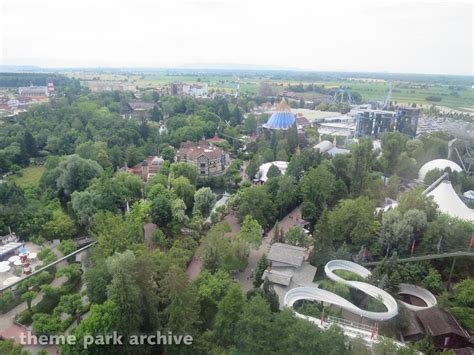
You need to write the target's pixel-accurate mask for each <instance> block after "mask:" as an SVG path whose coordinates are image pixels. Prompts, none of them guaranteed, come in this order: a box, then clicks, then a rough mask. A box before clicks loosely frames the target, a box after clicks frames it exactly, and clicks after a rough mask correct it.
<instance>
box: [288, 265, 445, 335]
mask: <svg viewBox="0 0 474 355" xmlns="http://www.w3.org/2000/svg"><path fill="white" fill-rule="evenodd" d="M336 270H345V271H350V272H353V273H355V274H357V275H359V276H361V277H362V278H364V279H366V278H367V277H369V276H370V274H371V272H370V271H369V270H367V269H366V268H365V267H363V266H361V265H359V264H356V263H353V262H351V261H347V260H332V261H330V262H328V263H327V264H326V266H325V267H324V271H325V273H326V276H327V277H328V278H329V279H331V280H333V281H336V282H341V283H343V284H345V285H347V286H349V287H352V288H355V289H358V290H360V291H362V292H364V293H366V294H367V295H369V296H371V297H374V298H378V299H380V300H381V301H382V303H383V304H384V306H385V308H386V309H387V310H386V311H385V312H371V311H366V310H363V309H361V308H359V307H357V306H356V305H354V304H353V303H351V302H349V301H348V300H346V299H345V298H343V297H341V296H338V295H336V294H335V293H332V292H329V291H327V290H323V289H320V288H317V287H311V286H306V287H296V288H294V289H291V290H290V291H288V292H287V293H286V294H285V297H284V306H285V307H293V305H294V304H295V302H296V301H299V300H314V301H320V302H324V303H329V304H333V305H336V306H339V307H341V308H342V309H344V310H347V311H349V312H351V313H353V314H356V315H358V316H361V317H364V318H367V319H371V320H375V321H385V320H389V319H391V318H393V317H395V316H396V315H397V314H398V305H397V301H396V300H395V299H394V298H393V297H392V296H391V295H390V294H388V293H387V292H385V291H384V290H382V289H380V288H378V287H376V286H373V285H371V284H368V283H366V282H362V281H349V280H345V279H343V278H342V277H340V276H338V275H336V274H335V273H334V271H336ZM399 293H400V294H406V295H412V296H415V297H418V298H420V299H421V300H423V301H424V302H425V304H426V306H414V305H412V304H408V303H405V302H402V301H400V302H401V303H403V305H404V306H405V307H407V308H408V309H411V310H415V311H416V310H421V309H426V308H429V307H433V306H435V305H436V298H435V297H434V296H433V294H432V293H431V292H430V291H428V290H426V289H424V288H421V287H418V286H415V285H409V284H400V292H399ZM296 315H297V316H298V317H300V318H304V319H307V320H309V321H311V322H312V323H315V324H316V325H318V326H319V327H321V328H324V323H322V322H321V321H320V320H319V319H317V318H314V317H310V316H305V315H302V314H299V313H296ZM342 328H343V329H344V333H345V334H346V335H348V336H351V337H354V336H356V335H360V336H362V337H364V338H365V339H366V340H371V339H372V337H373V336H372V334H371V332H370V331H367V330H363V329H360V328H359V327H357V325H355V324H354V325H353V326H352V325H350V324H347V325H342Z"/></svg>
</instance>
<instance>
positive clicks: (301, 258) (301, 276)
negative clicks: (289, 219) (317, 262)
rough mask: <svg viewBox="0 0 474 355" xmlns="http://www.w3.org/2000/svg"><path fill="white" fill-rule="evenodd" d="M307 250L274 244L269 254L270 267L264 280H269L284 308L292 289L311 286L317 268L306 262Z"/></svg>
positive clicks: (265, 273) (264, 275)
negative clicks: (285, 300)
mask: <svg viewBox="0 0 474 355" xmlns="http://www.w3.org/2000/svg"><path fill="white" fill-rule="evenodd" d="M306 257H307V250H306V248H301V247H297V246H294V245H290V244H284V243H273V244H272V246H271V248H270V252H269V253H268V257H267V258H268V261H269V263H270V266H269V267H268V269H267V270H265V272H264V273H263V276H262V278H263V279H268V280H269V281H270V282H271V283H272V286H273V289H274V290H275V292H276V293H277V295H278V298H279V301H280V306H283V304H284V302H283V299H284V297H285V294H286V293H287V292H288V291H289V290H291V289H292V288H295V287H299V286H308V285H311V284H312V282H313V279H314V275H316V268H315V267H314V266H313V265H310V264H309V263H308V262H307V261H306Z"/></svg>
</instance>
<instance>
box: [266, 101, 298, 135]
mask: <svg viewBox="0 0 474 355" xmlns="http://www.w3.org/2000/svg"><path fill="white" fill-rule="evenodd" d="M295 122H296V118H295V116H294V115H293V114H292V113H291V109H290V106H288V103H287V102H286V100H285V99H282V100H281V102H280V103H279V104H278V106H277V108H276V110H275V112H273V113H272V115H271V116H270V118H269V119H268V121H267V123H265V124H264V125H263V127H264V128H268V129H288V128H290V127H291V126H292V125H293V124H294V123H295Z"/></svg>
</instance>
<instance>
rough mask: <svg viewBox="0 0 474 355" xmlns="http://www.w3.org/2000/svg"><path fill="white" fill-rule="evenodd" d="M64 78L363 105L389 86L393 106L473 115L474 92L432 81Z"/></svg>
mask: <svg viewBox="0 0 474 355" xmlns="http://www.w3.org/2000/svg"><path fill="white" fill-rule="evenodd" d="M66 75H68V76H71V77H75V78H78V79H79V80H81V81H82V82H84V83H87V81H90V80H92V79H93V78H99V79H100V80H104V81H127V82H129V83H133V84H135V85H136V86H137V87H138V88H139V89H146V88H154V87H160V86H164V85H166V84H168V83H171V82H183V83H197V82H202V83H207V84H208V87H209V90H218V91H225V92H228V93H235V92H236V89H237V85H238V84H240V92H241V93H249V94H257V93H258V89H259V84H260V82H262V81H265V82H268V83H270V84H271V85H272V89H273V92H274V94H281V93H282V92H283V91H284V90H288V86H289V85H297V84H300V83H301V84H303V85H309V84H316V85H322V86H324V87H325V88H328V89H331V88H339V87H346V88H348V89H350V90H351V91H353V92H358V93H359V94H360V95H361V96H362V101H363V102H367V101H381V100H382V99H383V98H384V96H385V93H386V91H387V89H388V87H389V85H392V89H393V90H392V98H391V100H392V102H394V103H398V104H412V103H416V104H421V105H431V104H435V105H437V106H444V107H447V108H450V109H455V110H459V111H462V112H474V89H472V88H471V86H470V85H466V84H465V83H464V82H463V83H462V85H459V84H458V85H451V86H450V85H448V84H442V83H439V82H436V81H435V80H433V79H432V78H431V80H428V79H427V82H426V83H425V82H423V81H420V79H417V80H416V81H409V80H397V79H394V80H392V81H390V83H389V82H388V81H386V80H382V79H372V78H370V76H369V75H367V78H362V79H361V78H357V79H354V78H347V77H346V78H342V79H339V80H334V79H335V77H333V79H328V80H309V79H304V78H301V80H299V78H295V79H292V78H291V77H288V78H281V79H279V78H278V79H277V78H276V76H271V75H264V74H262V75H256V74H254V75H248V76H246V75H239V76H238V75H234V74H231V73H228V74H222V75H219V74H211V73H202V74H200V73H183V74H179V73H172V74H168V73H167V72H154V73H143V74H138V73H130V74H121V73H120V74H114V73H67V74H66ZM296 95H297V96H303V97H304V98H305V99H307V100H311V99H312V98H318V96H319V95H315V94H313V93H311V92H306V93H296ZM429 96H439V97H440V98H441V101H438V102H433V101H428V100H426V98H427V97H429Z"/></svg>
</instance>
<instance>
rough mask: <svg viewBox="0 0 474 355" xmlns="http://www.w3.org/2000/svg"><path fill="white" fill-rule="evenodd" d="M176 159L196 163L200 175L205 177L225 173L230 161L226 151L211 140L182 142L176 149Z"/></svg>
mask: <svg viewBox="0 0 474 355" xmlns="http://www.w3.org/2000/svg"><path fill="white" fill-rule="evenodd" d="M175 160H176V161H177V162H186V163H189V164H191V165H194V166H195V167H196V170H197V173H198V176H203V177H206V176H216V175H221V174H223V173H224V172H225V169H226V167H227V166H228V164H229V163H230V159H229V158H228V156H227V154H226V153H225V151H224V150H222V149H221V148H218V147H216V146H214V145H212V144H211V142H209V141H200V142H198V143H194V142H185V143H181V146H180V148H179V149H178V150H177V151H176V156H175Z"/></svg>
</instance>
